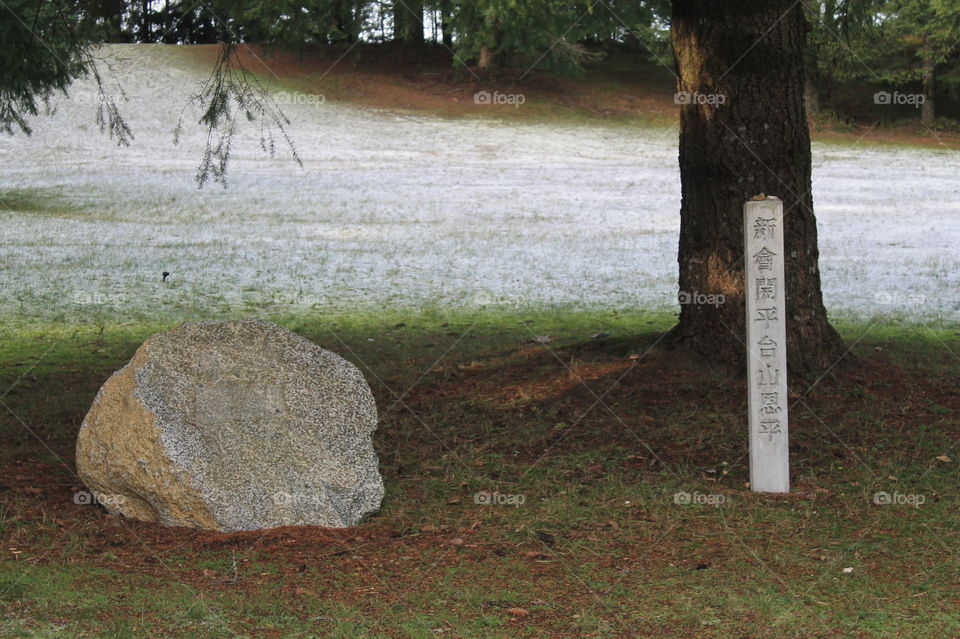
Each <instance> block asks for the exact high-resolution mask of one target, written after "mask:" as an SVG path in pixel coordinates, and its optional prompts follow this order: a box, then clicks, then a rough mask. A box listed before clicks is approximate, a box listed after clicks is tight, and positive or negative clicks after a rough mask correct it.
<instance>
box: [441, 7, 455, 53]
mask: <svg viewBox="0 0 960 639" xmlns="http://www.w3.org/2000/svg"><path fill="white" fill-rule="evenodd" d="M440 31H441V32H443V46H445V47H446V48H448V49H453V6H452V3H451V1H450V0H443V2H441V3H440Z"/></svg>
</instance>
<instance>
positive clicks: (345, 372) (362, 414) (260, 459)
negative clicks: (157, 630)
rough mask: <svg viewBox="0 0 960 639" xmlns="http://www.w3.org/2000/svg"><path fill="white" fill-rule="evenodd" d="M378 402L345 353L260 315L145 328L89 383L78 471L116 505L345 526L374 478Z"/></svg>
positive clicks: (361, 510)
mask: <svg viewBox="0 0 960 639" xmlns="http://www.w3.org/2000/svg"><path fill="white" fill-rule="evenodd" d="M376 426H377V409H376V405H375V403H374V401H373V395H372V394H371V392H370V388H369V386H368V385H367V383H366V381H365V380H364V378H363V375H362V374H361V373H360V371H359V370H358V369H357V368H356V367H355V366H354V365H353V364H351V363H349V362H347V361H346V360H345V359H343V358H341V357H339V356H338V355H335V354H334V353H331V352H329V351H326V350H324V349H322V348H320V347H319V346H317V345H315V344H313V343H311V342H310V341H308V340H306V339H304V338H302V337H300V336H298V335H295V334H294V333H291V332H290V331H288V330H286V329H284V328H281V327H280V326H277V325H276V324H272V323H270V322H264V321H260V320H245V321H236V322H214V321H204V322H187V323H185V324H183V325H182V326H180V327H178V328H175V329H172V330H169V331H166V332H163V333H158V334H156V335H153V336H152V337H150V338H149V339H148V340H147V341H146V342H144V343H143V345H142V346H141V347H140V348H139V349H137V352H136V354H134V356H133V359H131V360H130V362H129V363H128V364H127V365H126V366H124V367H123V368H122V369H120V370H119V371H117V372H116V373H114V374H113V376H111V377H110V379H108V380H107V382H106V383H105V384H104V385H103V387H102V388H101V389H100V392H99V393H97V397H96V399H95V400H94V402H93V406H92V407H91V408H90V412H89V413H87V416H86V418H85V419H84V420H83V425H82V426H81V428H80V434H79V436H78V439H77V470H78V471H79V474H80V477H81V479H83V481H84V483H86V485H87V487H88V488H90V489H91V491H92V492H93V494H94V495H96V496H98V497H99V498H100V502H101V503H103V504H104V505H105V506H106V507H107V508H108V509H109V510H111V511H112V512H117V513H120V514H123V515H125V516H127V517H132V518H134V519H140V520H144V521H153V522H160V523H162V524H165V525H169V526H190V527H198V528H208V529H213V530H221V531H236V530H253V529H258V528H271V527H275V526H286V525H311V524H312V525H319V526H331V527H345V526H352V525H354V524H356V523H357V522H358V521H360V520H361V519H362V518H363V517H364V516H365V515H367V514H369V513H371V512H374V511H376V510H377V509H378V508H379V507H380V501H381V499H382V498H383V480H382V479H381V477H380V473H379V470H378V461H377V455H376V453H375V452H374V450H373V445H372V443H371V434H372V433H373V431H374V430H375V429H376Z"/></svg>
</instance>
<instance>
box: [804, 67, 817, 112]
mask: <svg viewBox="0 0 960 639" xmlns="http://www.w3.org/2000/svg"><path fill="white" fill-rule="evenodd" d="M803 105H804V107H805V108H806V109H807V115H810V116H814V115H817V114H819V113H820V89H819V88H817V82H816V79H815V78H814V75H813V71H810V70H807V71H806V72H805V73H804V76H803Z"/></svg>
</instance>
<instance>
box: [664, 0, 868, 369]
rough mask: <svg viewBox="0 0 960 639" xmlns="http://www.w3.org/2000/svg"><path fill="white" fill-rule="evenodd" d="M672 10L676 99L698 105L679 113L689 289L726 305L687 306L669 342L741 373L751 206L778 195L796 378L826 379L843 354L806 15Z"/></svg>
mask: <svg viewBox="0 0 960 639" xmlns="http://www.w3.org/2000/svg"><path fill="white" fill-rule="evenodd" d="M672 6H673V21H672V40H673V50H674V55H675V59H676V61H677V70H678V76H679V83H680V86H679V91H681V92H686V95H687V96H689V99H687V100H685V101H684V100H681V104H682V106H681V107H680V178H681V192H682V198H683V199H682V203H681V207H680V248H679V263H680V282H679V283H680V290H681V291H682V292H686V293H688V294H691V295H693V294H694V293H704V294H709V293H722V294H723V295H724V297H725V303H723V304H721V305H719V306H717V305H710V304H693V303H690V304H683V305H681V309H680V321H679V323H678V325H677V326H676V327H675V328H674V329H673V330H672V331H671V334H670V335H669V336H668V339H669V341H670V342H672V343H673V344H674V345H675V346H682V347H685V348H689V349H691V350H693V351H694V352H696V353H699V354H701V355H703V356H705V357H706V358H707V359H708V360H709V361H710V362H711V363H718V364H724V365H730V366H734V367H736V369H738V370H740V371H743V369H744V367H745V362H746V354H745V348H746V346H745V344H744V340H745V332H746V328H745V318H744V313H745V305H744V291H743V282H744V254H743V253H744V247H743V228H742V226H743V213H742V212H743V203H744V201H746V200H748V199H749V198H751V197H752V196H754V195H757V194H759V193H765V194H767V195H775V196H777V197H779V198H780V199H781V200H783V203H784V226H785V229H784V238H785V252H786V256H785V263H786V276H785V277H786V283H785V284H786V285H785V293H786V301H787V318H786V322H787V324H786V326H787V353H788V357H789V365H790V369H791V371H792V372H793V373H800V374H803V373H810V372H817V371H824V370H826V369H827V368H829V367H830V366H832V365H833V364H834V363H835V362H836V361H837V360H838V359H840V358H841V357H842V356H843V354H844V353H845V348H844V344H843V341H842V340H841V339H840V336H839V335H838V334H837V333H836V331H834V329H833V328H832V327H831V326H830V324H829V322H828V321H827V313H826V309H825V308H824V306H823V298H822V295H821V291H820V271H819V267H818V258H819V252H818V250H817V223H816V219H815V217H814V214H813V198H812V196H811V192H810V189H811V182H810V167H811V158H810V134H809V131H808V128H807V118H806V114H805V113H804V79H803V64H804V63H803V47H804V40H805V37H806V31H805V26H806V25H805V20H804V16H803V9H802V6H801V5H800V4H798V3H796V2H794V1H793V0H673V1H672ZM851 232H852V231H851ZM781 290H782V289H781Z"/></svg>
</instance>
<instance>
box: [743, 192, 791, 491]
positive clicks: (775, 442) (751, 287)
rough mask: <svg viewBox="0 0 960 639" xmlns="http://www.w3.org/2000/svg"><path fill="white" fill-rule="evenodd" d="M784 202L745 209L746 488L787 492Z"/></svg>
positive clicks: (757, 201)
mask: <svg viewBox="0 0 960 639" xmlns="http://www.w3.org/2000/svg"><path fill="white" fill-rule="evenodd" d="M785 235H786V231H785V228H784V225H783V202H782V201H780V200H779V199H778V198H775V197H766V196H758V197H755V198H751V199H750V200H749V201H747V202H746V203H745V204H744V206H743V243H744V267H745V268H744V271H745V272H744V286H743V294H744V297H745V302H746V309H745V310H746V316H745V317H746V324H747V327H746V328H747V330H746V350H747V374H748V380H747V382H748V383H747V406H748V411H749V421H750V488H751V490H754V491H758V492H774V493H785V492H789V491H790V447H789V442H788V439H789V430H790V429H789V419H788V415H787V413H788V412H789V411H788V409H789V406H788V403H787V402H788V399H789V398H788V397H787V326H786V322H787V319H788V318H787V306H786V295H787V289H786V286H785V282H786V280H785V279H784V256H785V253H784V244H785V242H786V240H787V238H786V237H785Z"/></svg>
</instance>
